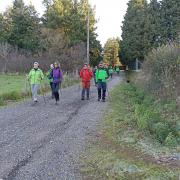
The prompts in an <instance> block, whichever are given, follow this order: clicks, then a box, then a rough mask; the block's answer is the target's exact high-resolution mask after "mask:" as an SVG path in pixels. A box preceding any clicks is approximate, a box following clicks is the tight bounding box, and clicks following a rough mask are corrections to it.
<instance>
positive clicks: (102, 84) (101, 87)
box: [97, 81, 107, 100]
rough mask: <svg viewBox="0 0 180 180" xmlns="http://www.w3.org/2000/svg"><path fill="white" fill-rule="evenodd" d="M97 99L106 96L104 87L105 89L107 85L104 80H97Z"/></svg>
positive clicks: (103, 98)
mask: <svg viewBox="0 0 180 180" xmlns="http://www.w3.org/2000/svg"><path fill="white" fill-rule="evenodd" d="M97 87H98V99H99V100H100V99H102V100H105V98H106V89H107V85H106V82H102V81H99V82H98V86H97Z"/></svg>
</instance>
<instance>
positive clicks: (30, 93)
mask: <svg viewBox="0 0 180 180" xmlns="http://www.w3.org/2000/svg"><path fill="white" fill-rule="evenodd" d="M28 85H29V94H30V97H31V99H32V92H31V84H30V82H29V79H28Z"/></svg>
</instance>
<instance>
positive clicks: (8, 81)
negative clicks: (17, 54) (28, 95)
mask: <svg viewBox="0 0 180 180" xmlns="http://www.w3.org/2000/svg"><path fill="white" fill-rule="evenodd" d="M0 84H1V88H0V95H2V94H6V93H11V92H14V91H16V92H21V91H22V90H23V88H24V87H25V75H0Z"/></svg>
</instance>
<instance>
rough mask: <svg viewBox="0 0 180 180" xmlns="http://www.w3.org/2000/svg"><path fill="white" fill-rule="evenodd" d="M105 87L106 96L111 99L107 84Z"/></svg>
mask: <svg viewBox="0 0 180 180" xmlns="http://www.w3.org/2000/svg"><path fill="white" fill-rule="evenodd" d="M106 89H107V93H108V98H109V100H110V101H111V95H110V93H109V89H108V85H106Z"/></svg>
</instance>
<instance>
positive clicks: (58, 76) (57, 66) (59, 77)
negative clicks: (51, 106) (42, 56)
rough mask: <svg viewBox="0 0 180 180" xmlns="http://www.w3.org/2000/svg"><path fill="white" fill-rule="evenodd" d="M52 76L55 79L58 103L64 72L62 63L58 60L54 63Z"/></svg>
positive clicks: (55, 93) (54, 84)
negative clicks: (61, 67)
mask: <svg viewBox="0 0 180 180" xmlns="http://www.w3.org/2000/svg"><path fill="white" fill-rule="evenodd" d="M51 77H52V79H53V85H52V87H53V94H54V97H55V100H56V104H57V103H58V101H59V88H60V84H61V82H62V79H63V74H62V71H61V69H60V64H59V63H58V62H55V63H54V69H53V70H52V72H51Z"/></svg>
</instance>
